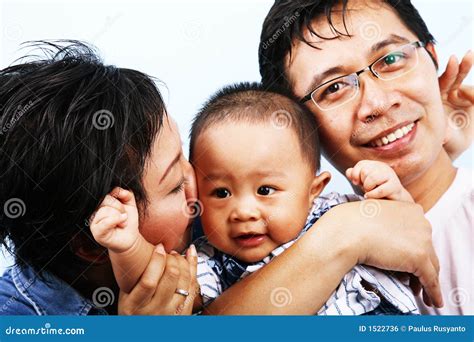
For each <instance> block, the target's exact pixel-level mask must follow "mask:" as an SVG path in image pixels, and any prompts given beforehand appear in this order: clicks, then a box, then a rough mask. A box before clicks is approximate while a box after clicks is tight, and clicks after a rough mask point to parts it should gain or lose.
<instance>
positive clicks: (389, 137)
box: [363, 120, 418, 147]
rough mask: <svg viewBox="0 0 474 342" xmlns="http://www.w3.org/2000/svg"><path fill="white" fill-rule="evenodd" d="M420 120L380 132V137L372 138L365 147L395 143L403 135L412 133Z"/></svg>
mask: <svg viewBox="0 0 474 342" xmlns="http://www.w3.org/2000/svg"><path fill="white" fill-rule="evenodd" d="M417 122H418V120H415V121H414V122H410V123H405V124H403V126H398V127H394V128H392V129H389V130H387V131H385V132H382V133H381V134H379V136H378V137H376V138H374V139H372V140H371V141H369V142H368V143H367V144H364V145H363V146H364V147H382V146H385V145H389V144H392V143H394V142H395V141H397V140H400V139H402V138H403V137H405V136H407V135H408V134H410V132H411V131H412V130H413V128H414V127H415V125H416V123H417Z"/></svg>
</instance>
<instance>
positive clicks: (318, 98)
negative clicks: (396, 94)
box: [301, 41, 425, 111]
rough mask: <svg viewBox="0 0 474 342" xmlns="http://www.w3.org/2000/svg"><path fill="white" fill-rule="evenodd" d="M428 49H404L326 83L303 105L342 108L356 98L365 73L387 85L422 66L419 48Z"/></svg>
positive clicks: (420, 44) (416, 44)
mask: <svg viewBox="0 0 474 342" xmlns="http://www.w3.org/2000/svg"><path fill="white" fill-rule="evenodd" d="M424 46H425V44H424V43H423V42H420V41H418V42H413V43H409V44H406V45H403V46H401V47H399V48H397V50H395V51H391V52H390V53H388V54H386V55H385V56H383V57H381V58H379V59H377V60H376V61H375V62H373V63H372V64H370V65H369V66H368V67H366V68H364V69H362V70H359V71H357V72H354V73H352V74H350V75H346V76H340V77H337V78H335V79H333V80H330V81H327V82H324V83H323V84H321V85H320V86H318V87H317V88H316V89H314V90H313V91H312V92H311V93H309V94H308V95H306V96H305V97H303V98H302V99H301V103H305V102H307V101H309V100H313V102H314V104H315V105H316V106H317V107H318V108H319V109H321V110H323V111H325V110H330V109H335V108H337V107H340V106H342V105H344V104H346V103H347V102H349V101H351V100H352V99H354V98H355V97H356V95H357V93H358V92H359V88H360V82H359V75H360V74H362V73H363V72H364V71H370V72H371V73H372V74H373V75H374V76H375V77H377V78H379V79H381V80H384V81H390V80H393V79H396V78H398V77H401V76H403V75H405V74H407V73H409V72H410V71H412V70H413V69H414V68H415V67H416V66H417V65H418V48H419V47H424Z"/></svg>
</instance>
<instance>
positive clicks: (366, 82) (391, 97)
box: [357, 73, 399, 122]
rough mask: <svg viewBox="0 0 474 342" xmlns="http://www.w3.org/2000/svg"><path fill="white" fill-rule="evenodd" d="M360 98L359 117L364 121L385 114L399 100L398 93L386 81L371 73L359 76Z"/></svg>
mask: <svg viewBox="0 0 474 342" xmlns="http://www.w3.org/2000/svg"><path fill="white" fill-rule="evenodd" d="M359 79H360V89H359V91H360V93H361V94H360V100H359V105H358V107H357V118H358V119H359V120H360V121H362V122H369V121H370V120H371V119H374V118H375V117H377V116H380V115H384V114H385V113H387V111H388V110H389V109H391V108H392V107H393V106H397V105H398V102H399V98H398V95H397V94H396V92H395V91H394V90H392V89H390V86H389V85H388V84H383V83H385V82H386V81H383V80H380V79H377V78H376V77H374V76H373V75H371V74H370V73H364V74H361V75H360V76H359Z"/></svg>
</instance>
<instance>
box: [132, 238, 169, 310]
mask: <svg viewBox="0 0 474 342" xmlns="http://www.w3.org/2000/svg"><path fill="white" fill-rule="evenodd" d="M167 259H168V257H167V255H166V252H165V249H164V248H163V245H162V244H161V243H160V244H159V245H158V246H156V248H155V251H154V253H153V255H152V256H151V259H150V262H149V263H148V266H147V268H146V269H145V272H143V274H142V276H141V278H140V280H139V281H138V283H137V285H135V287H134V288H133V290H132V291H131V292H130V301H131V302H132V303H134V304H135V306H137V307H139V306H142V305H144V304H147V303H148V302H150V301H151V300H152V298H153V296H154V295H155V293H156V292H157V288H158V286H159V283H160V280H161V278H162V276H163V272H164V270H165V266H166V263H167Z"/></svg>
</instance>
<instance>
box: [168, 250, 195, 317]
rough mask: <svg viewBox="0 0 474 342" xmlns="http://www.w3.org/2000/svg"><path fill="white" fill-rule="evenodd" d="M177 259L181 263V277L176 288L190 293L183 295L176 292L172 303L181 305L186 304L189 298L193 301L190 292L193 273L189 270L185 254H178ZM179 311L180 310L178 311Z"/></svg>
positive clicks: (174, 305)
mask: <svg viewBox="0 0 474 342" xmlns="http://www.w3.org/2000/svg"><path fill="white" fill-rule="evenodd" d="M176 260H177V261H178V265H179V272H180V273H179V278H178V282H177V284H176V290H178V289H179V290H183V291H186V292H187V293H188V295H187V296H186V295H183V294H179V293H175V294H174V296H173V300H172V302H171V303H173V304H172V305H173V307H176V308H178V307H180V306H181V305H183V304H185V303H186V302H188V301H189V300H191V301H192V296H191V292H189V290H190V287H191V273H190V270H189V263H188V262H187V260H186V259H185V257H184V256H182V255H177V256H176ZM181 309H182V308H181ZM177 313H179V312H177Z"/></svg>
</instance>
